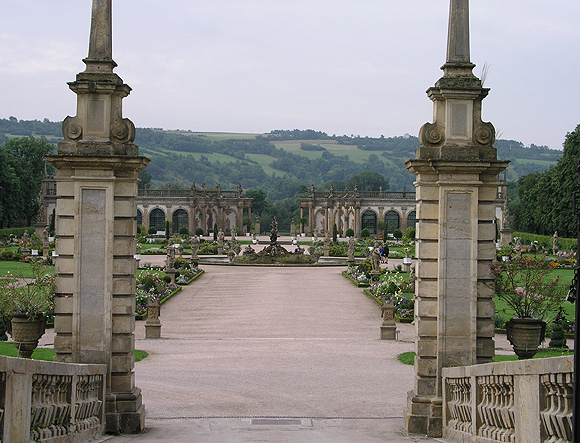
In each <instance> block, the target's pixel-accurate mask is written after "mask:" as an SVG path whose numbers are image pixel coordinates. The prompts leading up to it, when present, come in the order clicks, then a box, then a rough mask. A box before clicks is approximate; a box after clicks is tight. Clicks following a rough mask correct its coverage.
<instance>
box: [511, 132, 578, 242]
mask: <svg viewBox="0 0 580 443" xmlns="http://www.w3.org/2000/svg"><path fill="white" fill-rule="evenodd" d="M579 153H580V125H578V126H576V128H575V129H574V131H572V132H569V133H568V134H567V135H566V139H565V141H564V155H563V156H562V158H561V159H560V160H559V161H558V163H557V164H556V165H555V166H554V167H552V168H550V169H549V170H547V171H544V172H533V173H531V174H528V175H526V176H524V177H522V178H520V179H519V180H518V181H517V183H513V184H512V187H513V190H512V192H511V193H510V197H511V198H513V199H514V200H515V201H514V202H513V203H512V205H511V206H510V208H511V212H512V214H513V226H514V228H515V229H516V230H518V231H524V232H530V233H534V234H541V235H552V234H553V233H554V232H555V231H558V235H559V236H561V237H576V236H577V234H578V215H577V214H575V212H574V208H575V207H576V208H577V209H576V211H578V208H580V192H579V190H578V169H577V165H578V155H579ZM575 199H576V200H575Z"/></svg>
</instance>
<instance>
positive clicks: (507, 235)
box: [500, 229, 514, 246]
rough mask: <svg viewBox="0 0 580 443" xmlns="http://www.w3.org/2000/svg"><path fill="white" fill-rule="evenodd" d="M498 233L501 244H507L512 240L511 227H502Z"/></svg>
mask: <svg viewBox="0 0 580 443" xmlns="http://www.w3.org/2000/svg"><path fill="white" fill-rule="evenodd" d="M500 234H501V236H500V244H501V245H502V246H507V245H509V244H510V243H511V242H512V241H513V240H514V233H513V232H512V230H511V229H502V230H500Z"/></svg>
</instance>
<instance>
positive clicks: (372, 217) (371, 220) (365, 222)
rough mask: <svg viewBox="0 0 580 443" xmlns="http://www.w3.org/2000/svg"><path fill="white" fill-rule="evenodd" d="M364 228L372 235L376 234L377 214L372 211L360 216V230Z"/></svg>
mask: <svg viewBox="0 0 580 443" xmlns="http://www.w3.org/2000/svg"><path fill="white" fill-rule="evenodd" d="M365 228H366V229H368V230H369V232H370V233H371V234H373V235H374V234H376V233H377V214H375V213H374V212H373V211H365V212H363V214H362V223H361V229H365Z"/></svg>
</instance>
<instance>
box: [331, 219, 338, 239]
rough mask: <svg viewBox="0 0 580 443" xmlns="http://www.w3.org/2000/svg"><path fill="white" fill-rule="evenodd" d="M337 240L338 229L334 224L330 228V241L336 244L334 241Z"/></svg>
mask: <svg viewBox="0 0 580 443" xmlns="http://www.w3.org/2000/svg"><path fill="white" fill-rule="evenodd" d="M337 238H338V228H337V227H336V223H335V224H334V225H333V226H332V241H333V242H335V243H336V239H337Z"/></svg>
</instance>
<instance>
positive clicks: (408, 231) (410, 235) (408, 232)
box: [405, 228, 415, 240]
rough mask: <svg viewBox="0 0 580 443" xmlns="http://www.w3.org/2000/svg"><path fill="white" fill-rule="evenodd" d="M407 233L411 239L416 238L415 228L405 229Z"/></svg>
mask: <svg viewBox="0 0 580 443" xmlns="http://www.w3.org/2000/svg"><path fill="white" fill-rule="evenodd" d="M405 235H406V236H407V237H409V238H410V239H411V240H415V228H407V229H405Z"/></svg>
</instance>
